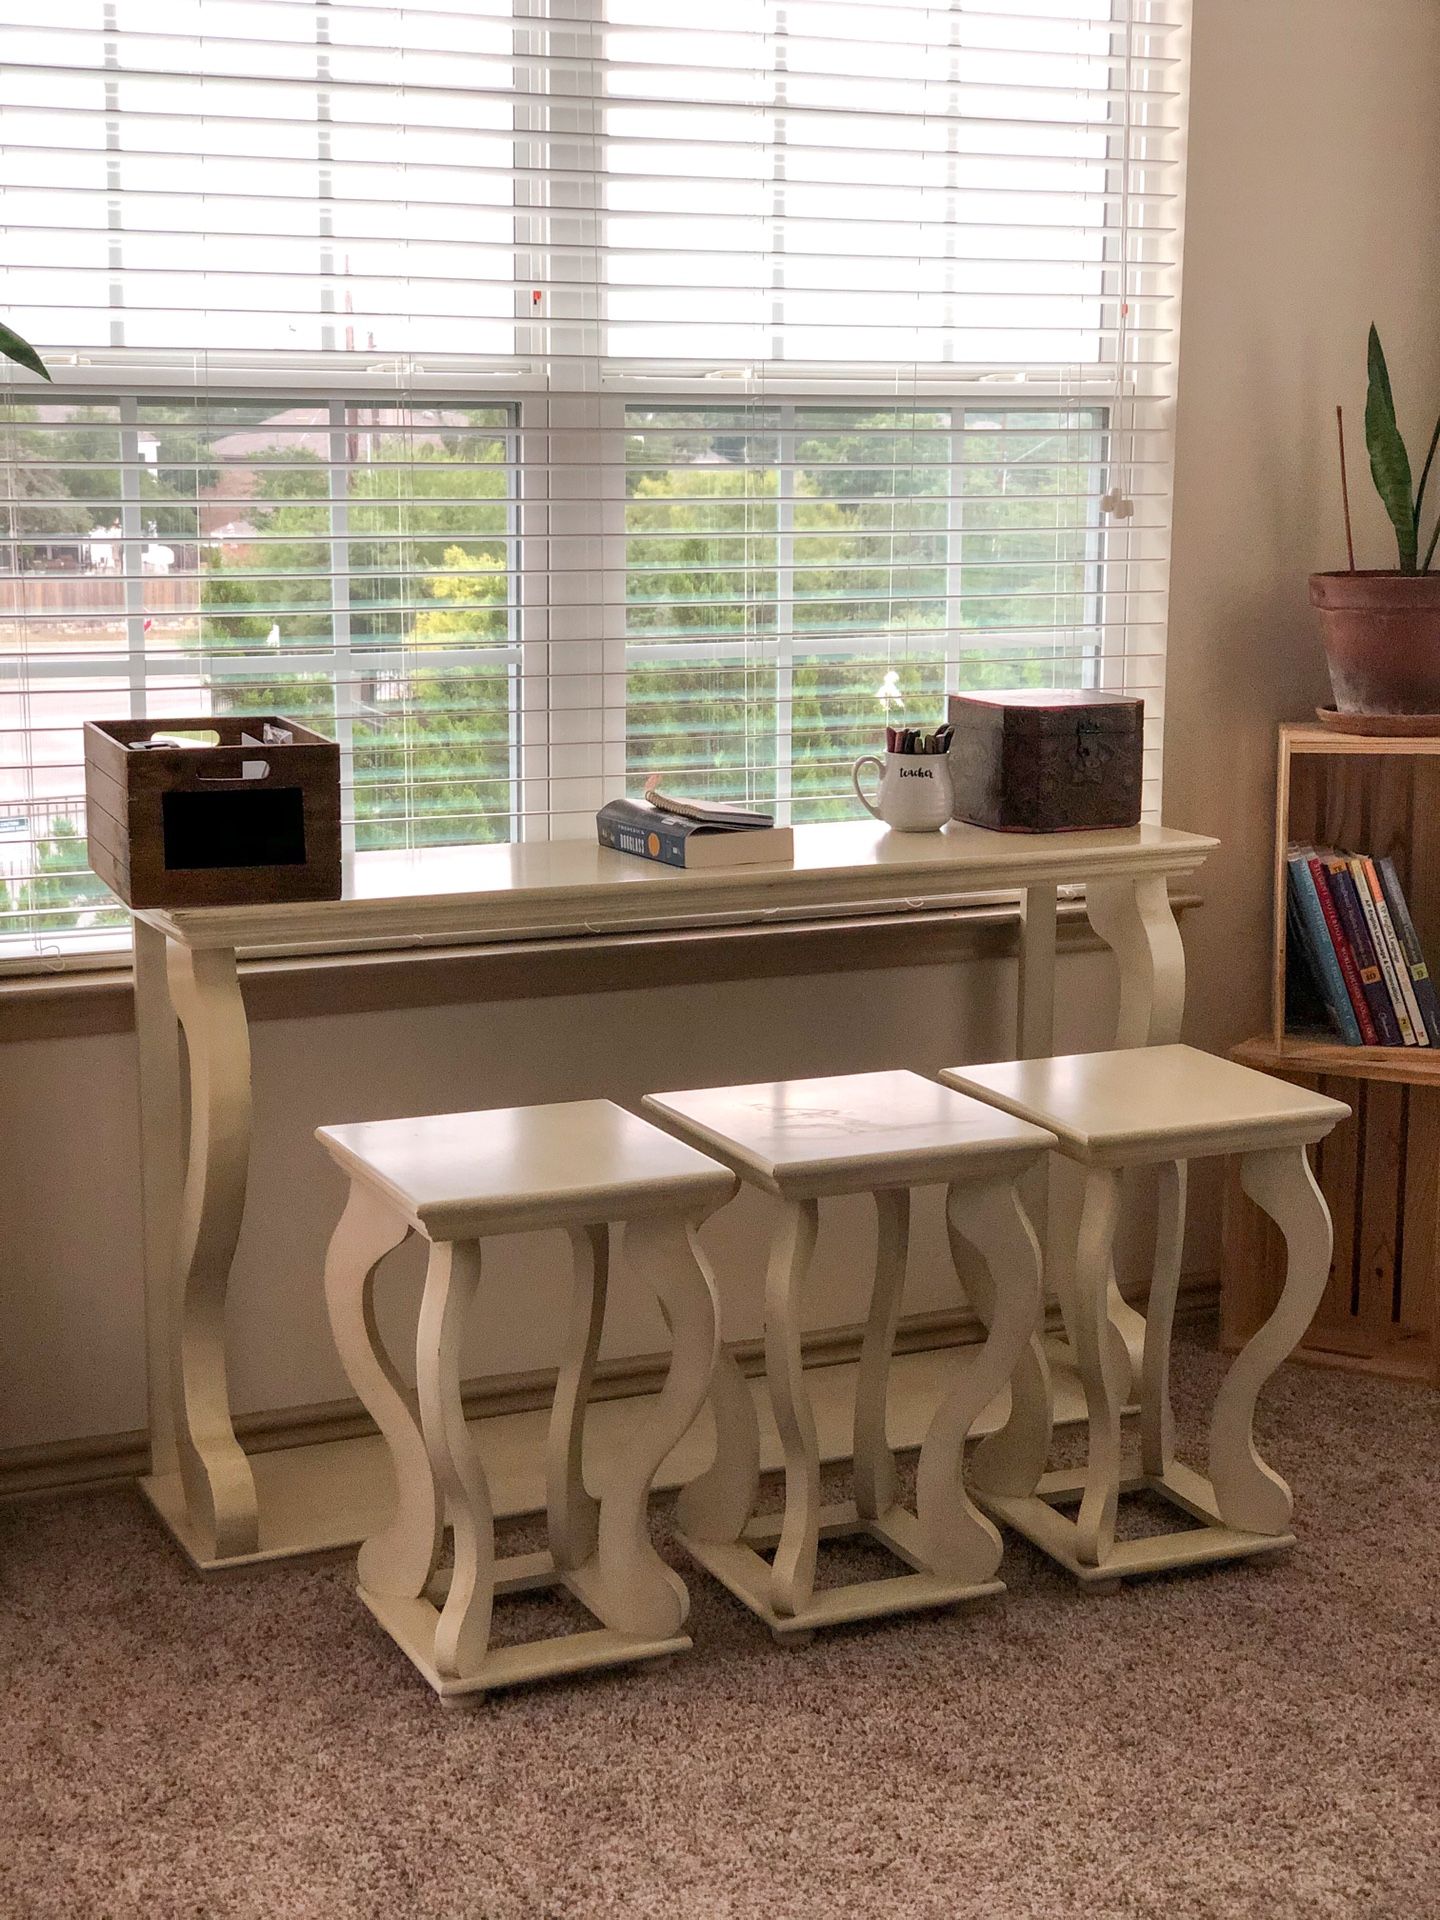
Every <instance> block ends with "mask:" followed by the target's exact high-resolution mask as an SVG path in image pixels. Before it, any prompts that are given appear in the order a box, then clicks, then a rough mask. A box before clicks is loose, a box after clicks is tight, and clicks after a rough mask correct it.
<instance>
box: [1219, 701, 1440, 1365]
mask: <svg viewBox="0 0 1440 1920" xmlns="http://www.w3.org/2000/svg"><path fill="white" fill-rule="evenodd" d="M1292 842H1300V843H1308V844H1313V845H1316V846H1334V847H1343V848H1346V849H1348V850H1350V851H1358V852H1363V853H1369V854H1373V855H1374V856H1376V857H1377V858H1379V857H1381V856H1385V855H1388V856H1389V857H1390V858H1392V859H1393V860H1394V862H1395V865H1396V869H1397V871H1398V873H1399V875H1400V879H1401V883H1402V885H1403V886H1404V888H1405V893H1406V898H1407V899H1408V901H1409V903H1410V911H1411V915H1412V917H1413V919H1414V921H1415V927H1416V931H1417V933H1418V934H1419V937H1420V942H1421V945H1422V946H1423V947H1424V949H1425V952H1426V954H1427V956H1428V957H1429V958H1430V960H1431V963H1432V965H1436V966H1440V738H1434V739H1421V738H1404V739H1384V738H1373V737H1369V736H1365V735H1359V734H1337V733H1331V732H1330V731H1329V730H1328V729H1327V728H1324V727H1320V726H1313V725H1304V726H1285V727H1282V728H1281V729H1280V753H1279V764H1278V780H1277V792H1276V808H1275V877H1274V881H1275V885H1274V911H1273V956H1274V968H1273V974H1272V982H1273V990H1272V996H1271V1023H1270V1031H1269V1033H1268V1034H1266V1035H1265V1036H1263V1037H1262V1038H1260V1039H1256V1040H1250V1041H1247V1042H1246V1043H1245V1044H1244V1045H1243V1046H1241V1047H1237V1048H1236V1049H1235V1052H1234V1058H1235V1059H1237V1060H1239V1061H1242V1062H1244V1064H1245V1065H1246V1066H1252V1067H1258V1068H1260V1069H1261V1070H1262V1071H1264V1072H1266V1073H1275V1074H1279V1075H1280V1076H1281V1077H1282V1078H1283V1079H1287V1080H1293V1081H1295V1082H1296V1083H1297V1084H1299V1085H1301V1086H1307V1087H1314V1088H1318V1089H1319V1090H1320V1091H1321V1092H1323V1093H1327V1094H1329V1095H1331V1096H1332V1097H1333V1098H1334V1099H1336V1100H1344V1101H1345V1102H1346V1103H1347V1104H1348V1105H1349V1106H1350V1107H1351V1108H1352V1109H1353V1110H1354V1111H1353V1114H1352V1117H1351V1118H1350V1119H1349V1120H1348V1121H1346V1122H1345V1124H1344V1125H1343V1126H1340V1127H1337V1128H1336V1130H1335V1132H1334V1133H1333V1134H1331V1135H1330V1137H1329V1138H1328V1139H1327V1140H1325V1141H1323V1142H1322V1143H1321V1145H1320V1147H1319V1148H1318V1149H1317V1150H1316V1153H1315V1173H1316V1178H1317V1179H1318V1180H1319V1183H1320V1186H1321V1190H1322V1191H1323V1192H1324V1194H1325V1198H1326V1200H1327V1202H1328V1203H1329V1207H1330V1212H1331V1216H1332V1218H1333V1220H1334V1223H1335V1254H1334V1259H1333V1261H1332V1263H1331V1269H1330V1280H1329V1284H1328V1286H1327V1287H1326V1290H1325V1297H1324V1299H1323V1300H1322V1302H1321V1304H1320V1309H1319V1311H1318V1313H1317V1314H1316V1316H1315V1319H1314V1322H1313V1324H1312V1325H1311V1327H1310V1330H1309V1332H1308V1333H1307V1334H1306V1336H1305V1339H1304V1340H1303V1341H1302V1343H1301V1345H1300V1347H1299V1349H1298V1357H1299V1358H1302V1359H1307V1360H1312V1361H1314V1362H1316V1363H1317V1364H1319V1365H1322V1366H1332V1367H1344V1368H1348V1369H1350V1370H1352V1371H1356V1372H1366V1373H1378V1374H1384V1375H1387V1376H1389V1377H1390V1378H1394V1379H1405V1380H1423V1381H1426V1382H1428V1383H1430V1384H1432V1385H1440V1047H1436V1048H1430V1047H1347V1046H1342V1045H1341V1044H1340V1043H1339V1042H1338V1041H1331V1040H1329V1039H1317V1038H1314V1037H1307V1036H1305V1035H1301V1034H1297V1033H1293V1032H1291V1031H1289V1028H1288V1022H1287V1017H1286V1015H1287V1009H1286V1004H1285V940H1286V923H1285V889H1286V868H1285V854H1286V848H1287V847H1288V846H1289V845H1290V844H1291V843H1292ZM1283 1272H1284V1247H1283V1243H1282V1242H1281V1240H1280V1236H1279V1234H1278V1232H1277V1230H1276V1229H1275V1227H1274V1226H1273V1225H1272V1223H1271V1222H1270V1221H1269V1220H1267V1219H1266V1218H1265V1216H1264V1215H1263V1214H1261V1213H1260V1211H1259V1209H1258V1208H1257V1207H1255V1206H1254V1204H1253V1203H1252V1202H1251V1201H1250V1200H1248V1199H1247V1198H1246V1196H1245V1195H1244V1194H1243V1193H1241V1191H1240V1188H1239V1182H1238V1179H1237V1178H1236V1177H1235V1172H1234V1169H1232V1170H1231V1177H1230V1180H1229V1182H1228V1183H1227V1190H1226V1201H1225V1238H1224V1253H1223V1260H1222V1268H1221V1324H1222V1333H1223V1338H1224V1341H1225V1344H1226V1345H1227V1346H1229V1347H1237V1346H1240V1345H1241V1344H1243V1342H1244V1341H1245V1340H1246V1339H1248V1338H1249V1336H1250V1334H1251V1333H1253V1332H1254V1331H1255V1329H1256V1327H1258V1326H1259V1325H1260V1323H1261V1321H1263V1320H1264V1319H1265V1317H1266V1315H1267V1314H1268V1313H1269V1311H1270V1309H1271V1308H1272V1307H1273V1306H1274V1304H1275V1300H1276V1298H1277V1297H1278V1294H1279V1289H1280V1283H1281V1278H1282V1276H1283Z"/></svg>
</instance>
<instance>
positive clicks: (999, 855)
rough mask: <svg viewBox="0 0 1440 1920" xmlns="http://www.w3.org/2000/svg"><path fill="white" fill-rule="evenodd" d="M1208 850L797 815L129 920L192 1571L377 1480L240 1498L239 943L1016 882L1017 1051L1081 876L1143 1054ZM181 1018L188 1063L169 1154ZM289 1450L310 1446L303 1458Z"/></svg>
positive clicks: (316, 1536) (626, 926) (853, 903)
mask: <svg viewBox="0 0 1440 1920" xmlns="http://www.w3.org/2000/svg"><path fill="white" fill-rule="evenodd" d="M1216 844H1217V843H1216V842H1215V841H1214V840H1211V839H1207V838H1204V837H1202V836H1200V835H1197V834H1190V833H1177V832H1174V831H1172V830H1170V829H1168V828H1165V827H1153V826H1142V827H1135V828H1125V829H1117V830H1114V831H1110V832H1103V833H1075V834H1057V835H1047V836H1043V837H1028V836H1017V835H1013V834H999V833H990V832H987V831H985V830H984V829H982V828H979V827H966V826H959V825H953V826H950V827H947V828H946V829H945V831H944V832H943V833H939V834H896V833H890V832H888V831H887V830H886V829H885V828H883V827H881V826H878V825H875V824H872V823H870V822H865V823H862V824H855V825H851V824H849V823H844V824H838V825H833V826H814V827H800V828H798V829H797V830H796V834H795V860H794V864H793V865H791V866H784V867H741V868H734V869H730V870H727V871H720V872H713V871H712V872H705V871H699V872H681V871H677V870H676V869H674V868H670V867H661V866H656V865H652V864H651V863H649V862H648V861H642V860H636V859H632V858H630V857H629V856H627V855H625V854H620V853H614V852H610V851H608V850H606V849H604V848H602V847H599V846H596V845H594V844H592V843H590V842H589V841H546V842H532V843H528V844H524V845H519V846H496V847H479V848H467V849H444V850H437V851H435V852H431V853H425V854H417V855H414V856H396V855H393V854H375V855H361V856H360V857H359V858H358V859H357V861H356V862H355V874H354V877H353V881H352V883H351V884H350V886H349V887H348V888H347V892H346V895H345V897H344V898H343V899H340V900H330V901H320V902H315V903H307V904H293V905H283V906H257V907H205V908H186V909H179V910H175V911H173V912H163V911H158V910H152V911H146V912H143V913H139V914H137V915H136V925H135V994H136V1027H137V1032H138V1036H139V1048H140V1097H141V1149H142V1162H143V1173H144V1200H145V1283H146V1315H147V1321H146V1324H147V1350H148V1361H149V1404H150V1443H151V1471H150V1474H149V1476H148V1477H147V1478H146V1479H145V1480H144V1481H143V1482H142V1485H143V1487H144V1490H145V1492H146V1494H147V1495H148V1497H149V1499H150V1500H151V1502H152V1504H153V1505H154V1506H155V1508H156V1510H157V1511H158V1512H159V1514H160V1515H161V1517H162V1518H163V1519H164V1520H165V1522H166V1524H167V1525H168V1526H169V1527H170V1528H171V1529H172V1531H173V1532H174V1533H175V1535H176V1537H177V1538H178V1539H179V1541H180V1543H181V1545H182V1546H183V1547H184V1549H185V1551H186V1553H187V1554H188V1555H189V1556H190V1558H191V1559H192V1560H193V1561H194V1562H195V1564H196V1565H197V1566H200V1567H203V1568H212V1567H221V1566H235V1565H241V1564H245V1563H249V1562H253V1561H257V1560H269V1559H276V1558H281V1557H283V1556H285V1555H287V1554H294V1553H303V1552H313V1551H317V1550H320V1549H323V1548H331V1547H339V1546H344V1545H346V1544H349V1543H352V1542H354V1541H355V1540H358V1539H359V1538H360V1537H361V1536H362V1535H363V1534H364V1533H365V1532H366V1531H367V1529H368V1519H367V1514H366V1500H365V1499H364V1498H361V1499H358V1500H357V1499H355V1498H349V1497H344V1496H345V1492H346V1489H347V1486H348V1484H349V1482H350V1480H351V1479H352V1477H353V1474H354V1473H355V1472H357V1471H360V1470H361V1469H362V1467H363V1468H364V1470H365V1471H368V1472H370V1473H371V1474H372V1476H373V1475H376V1474H378V1475H379V1476H380V1479H379V1482H378V1491H374V1490H372V1491H371V1492H370V1494H369V1495H368V1496H367V1497H368V1500H369V1503H370V1506H372V1507H373V1504H374V1501H375V1499H376V1498H381V1499H383V1498H384V1497H385V1489H384V1482H383V1472H384V1468H383V1459H382V1457H381V1456H380V1455H379V1453H378V1452H377V1449H378V1445H379V1443H378V1442H372V1441H369V1440H363V1439H362V1440H352V1441H339V1442H335V1441H332V1442H327V1443H323V1444H322V1445H320V1446H317V1447H315V1448H303V1447H301V1448H295V1449H292V1450H290V1451H289V1452H288V1453H285V1454H280V1455H271V1456H268V1457H267V1458H266V1459H265V1462H264V1473H263V1474H262V1475H260V1476H258V1477H259V1478H261V1480H262V1481H263V1495H262V1492H261V1491H257V1471H256V1463H255V1462H253V1461H252V1460H251V1458H250V1457H249V1456H247V1455H246V1453H245V1451H244V1449H243V1448H242V1447H241V1445H240V1443H239V1441H238V1440H237V1438H236V1436H235V1429H234V1425H233V1422H232V1419H231V1413H230V1398H229V1390H228V1386H227V1381H226V1367H225V1297H226V1291H227V1288H228V1285H229V1279H230V1266H231V1261H232V1258H233V1256H234V1252H235V1246H236V1242H237V1240H238V1237H239V1233H240V1223H241V1218H242V1215H243V1213H244V1207H245V1185H246V1175H247V1170H248V1164H249V1154H250V1113H251V1099H250V1036H249V1029H248V1026H247V1023H246V1017H245V1006H244V1001H243V999H242V997H241V993H240V985H239V979H238V975H237V970H236V955H237V952H239V953H244V954H247V955H248V954H256V955H259V954H264V953H267V952H268V953H272V954H273V953H275V952H277V951H283V952H286V953H297V952H299V953H305V952H309V953H344V952H355V951H373V950H377V949H388V950H391V951H395V950H398V949H406V950H418V949H424V948H443V947H455V946H465V945H470V944H474V943H478V942H494V941H497V940H500V941H516V942H520V941H524V940H526V939H544V940H546V941H553V940H555V939H557V938H573V939H575V940H576V941H577V943H580V942H583V941H584V940H585V939H586V938H587V937H593V936H595V935H615V934H619V933H624V932H638V931H642V930H644V931H651V932H653V931H655V930H661V931H663V930H667V929H679V928H682V927H695V926H705V925H726V926H744V925H746V924H755V923H760V922H765V921H767V920H769V919H771V918H773V917H775V916H788V915H793V914H798V913H804V912H807V911H809V912H815V911H827V910H828V911H834V910H835V909H836V908H838V907H855V908H869V909H872V910H873V909H874V908H875V907H876V906H878V905H891V906H900V907H905V908H911V909H914V908H923V907H933V906H938V905H940V904H942V903H948V902H953V901H954V900H955V899H956V897H957V896H963V895H970V894H986V893H994V892H996V891H1005V890H1013V889H1019V890H1020V893H1021V900H1022V932H1021V944H1020V993H1019V1018H1018V1032H1017V1034H1016V1050H1017V1053H1018V1054H1019V1055H1020V1056H1023V1057H1034V1056H1037V1055H1042V1054H1046V1053H1048V1052H1049V1051H1050V1050H1051V1046H1052V1035H1053V1027H1054V993H1055V925H1056V903H1057V891H1058V889H1059V888H1061V887H1064V886H1071V885H1075V884H1080V885H1083V886H1084V888H1085V897H1086V907H1087V911H1088V914H1089V918H1090V922H1091V925H1092V926H1093V927H1094V929H1095V932H1096V933H1097V934H1098V935H1099V936H1100V938H1101V939H1102V940H1104V941H1105V943H1106V944H1107V945H1108V946H1109V947H1110V948H1111V949H1112V951H1113V952H1114V954H1115V957H1116V960H1117V962H1118V964H1119V970H1120V1014H1119V1021H1118V1030H1117V1033H1116V1036H1115V1044H1116V1045H1117V1046H1122V1047H1133V1046H1145V1045H1151V1044H1154V1043H1158V1042H1164V1041H1171V1040H1175V1039H1177V1038H1178V1037H1179V1032H1180V1016H1181V1009H1182V1003H1183V999H1184V979H1185V974H1184V956H1183V953H1182V950H1181V945H1180V934H1179V929H1178V928H1177V926H1176V924H1175V919H1174V916H1173V914H1172V912H1171V909H1170V902H1169V895H1168V882H1169V881H1171V880H1172V879H1179V878H1181V877H1183V876H1185V875H1187V874H1190V873H1193V872H1194V870H1195V869H1196V868H1197V867H1198V866H1199V865H1200V864H1201V862H1202V861H1203V860H1204V859H1205V857H1206V855H1207V854H1208V853H1209V852H1210V851H1211V850H1212V848H1213V847H1214V846H1215V845H1216ZM177 1020H178V1027H177ZM179 1028H183V1029H184V1034H185V1042H186V1049H185V1051H186V1057H187V1060H188V1067H187V1070H186V1071H187V1075H188V1092H189V1102H188V1105H189V1144H188V1152H187V1151H186V1148H185V1143H184V1140H183V1138H182V1124H181V1117H182V1113H183V1112H184V1104H183V1102H182V1092H183V1091H184V1089H182V1085H181V1051H180V1044H179ZM316 1285H317V1286H318V1285H319V1275H318V1274H317V1275H316ZM598 1411H600V1412H603V1411H605V1410H604V1409H600V1410H598ZM347 1450H348V1451H347ZM306 1455H313V1456H315V1457H314V1458H312V1459H311V1460H309V1461H308V1462H307V1461H306V1459H305V1456H306ZM322 1456H323V1457H322ZM367 1462H368V1463H369V1464H368V1465H366V1464H365V1463H367ZM702 1464H703V1462H702V1461H699V1460H697V1462H696V1468H697V1469H698V1467H699V1466H700V1465H702Z"/></svg>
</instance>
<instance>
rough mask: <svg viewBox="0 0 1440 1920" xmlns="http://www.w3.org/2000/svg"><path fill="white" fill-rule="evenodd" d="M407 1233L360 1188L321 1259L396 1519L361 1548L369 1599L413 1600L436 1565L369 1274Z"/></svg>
mask: <svg viewBox="0 0 1440 1920" xmlns="http://www.w3.org/2000/svg"><path fill="white" fill-rule="evenodd" d="M409 1232H410V1227H409V1223H408V1222H407V1221H406V1220H405V1219H404V1218H403V1217H402V1216H401V1215H400V1214H398V1213H397V1212H396V1211H395V1209H394V1208H393V1207H390V1206H387V1205H386V1203H385V1202H384V1200H382V1199H381V1198H380V1196H379V1195H378V1194H376V1193H374V1192H373V1191H371V1189H369V1188H368V1187H364V1186H362V1185H361V1184H360V1182H359V1181H354V1182H352V1183H351V1187H350V1198H349V1200H348V1201H347V1202H346V1205H345V1211H344V1213H342V1214H341V1216H340V1223H339V1225H338V1226H337V1227H336V1229H335V1232H334V1234H333V1235H332V1236H331V1240H330V1247H329V1251H328V1252H327V1253H326V1256H325V1304H326V1306H327V1307H328V1308H329V1311H330V1329H331V1332H332V1333H333V1334H334V1336H335V1345H336V1348H337V1349H338V1351H339V1354H340V1359H341V1362H342V1364H343V1366H344V1368H345V1373H346V1377H347V1378H348V1380H349V1382H350V1384H351V1386H352V1387H353V1388H354V1389H355V1391H356V1393H357V1394H358V1395H359V1397H360V1401H361V1404H362V1405H363V1406H364V1408H365V1411H366V1412H367V1413H368V1414H369V1415H370V1417H371V1419H372V1420H373V1421H374V1422H375V1424H376V1426H377V1427H379V1429H380V1431H381V1433H382V1434H383V1435H384V1437H385V1444H386V1446H387V1447H388V1448H389V1449H390V1465H391V1467H392V1469H393V1470H394V1474H395V1495H396V1500H395V1512H394V1514H393V1516H392V1518H391V1520H390V1523H389V1525H388V1526H387V1527H386V1528H385V1529H384V1530H383V1532H380V1533H375V1534H371V1536H370V1538H369V1539H368V1540H366V1541H365V1542H364V1543H363V1545H362V1546H361V1548H360V1559H359V1581H360V1585H361V1586H362V1587H364V1588H365V1590H366V1591H367V1592H369V1593H378V1594H387V1595H393V1596H395V1597H397V1598H400V1599H406V1600H410V1599H415V1598H417V1597H418V1596H419V1595H420V1594H421V1593H423V1592H424V1591H425V1585H426V1582H427V1581H428V1580H429V1578H430V1576H431V1574H432V1573H434V1571H435V1567H436V1563H437V1562H438V1560H439V1558H440V1545H441V1539H442V1536H443V1534H444V1529H445V1512H444V1507H443V1505H442V1503H441V1501H440V1497H439V1493H438V1491H437V1490H436V1486H435V1480H434V1476H433V1474H432V1473H431V1471H430V1460H429V1456H428V1455H427V1453H426V1451H425V1437H424V1435H423V1434H422V1433H421V1431H420V1403H419V1400H418V1399H417V1398H416V1395H415V1393H414V1391H413V1390H412V1389H411V1388H410V1387H408V1386H407V1385H406V1384H405V1382H404V1380H402V1379H401V1377H400V1375H399V1373H398V1372H397V1371H396V1369H395V1367H394V1365H393V1363H392V1362H391V1359H390V1356H389V1354H388V1353H387V1352H386V1351H385V1343H384V1341H383V1340H382V1339H381V1336H380V1329H379V1327H378V1326H377V1324H376V1321H375V1272H376V1269H377V1267H378V1266H379V1265H380V1262H381V1261H382V1260H383V1259H384V1258H385V1256H386V1254H387V1253H389V1252H390V1251H391V1250H392V1248H394V1247H398V1246H399V1245H400V1243H401V1241H402V1240H404V1239H405V1238H406V1237H407V1236H408V1234H409Z"/></svg>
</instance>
